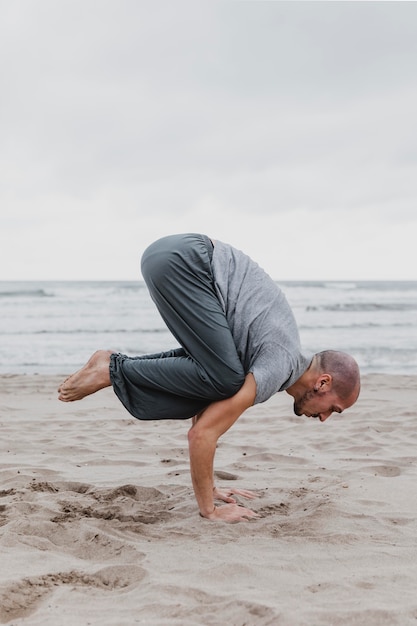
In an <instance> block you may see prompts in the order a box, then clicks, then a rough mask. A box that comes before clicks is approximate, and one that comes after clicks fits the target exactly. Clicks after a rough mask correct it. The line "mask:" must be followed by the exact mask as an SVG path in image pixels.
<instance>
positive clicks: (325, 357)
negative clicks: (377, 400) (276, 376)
mask: <svg viewBox="0 0 417 626" xmlns="http://www.w3.org/2000/svg"><path fill="white" fill-rule="evenodd" d="M287 392H288V393H289V394H290V395H292V396H293V397H294V413H295V414H296V415H306V416H307V417H318V418H319V419H320V421H321V422H324V421H325V420H326V419H327V418H328V417H330V415H331V414H332V413H341V412H342V411H344V410H345V409H348V408H349V407H351V406H352V404H354V403H355V402H356V400H357V399H358V396H359V392H360V373H359V367H358V364H357V363H356V361H355V359H354V358H353V357H351V356H350V355H349V354H346V353H345V352H337V351H335V350H325V351H324V352H319V353H318V354H315V355H314V357H313V360H312V362H311V364H310V367H309V368H308V370H307V371H306V372H304V374H303V375H302V376H301V378H299V379H298V380H297V381H296V382H295V383H294V384H293V385H292V386H291V387H290V388H289V389H287Z"/></svg>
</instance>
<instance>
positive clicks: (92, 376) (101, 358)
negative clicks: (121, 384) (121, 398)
mask: <svg viewBox="0 0 417 626" xmlns="http://www.w3.org/2000/svg"><path fill="white" fill-rule="evenodd" d="M111 354H113V353H112V351H111V350H99V351H98V352H95V353H94V354H93V356H92V357H91V358H90V359H89V361H88V362H87V363H86V364H85V365H84V367H83V368H82V369H80V370H79V371H78V372H75V374H72V376H70V377H69V378H67V379H66V380H65V381H64V382H63V383H62V384H61V386H60V387H59V389H58V393H59V395H58V399H59V400H62V402H73V401H74V400H81V399H82V398H85V396H89V395H90V394H92V393H95V392H96V391H98V390H99V389H104V387H110V385H111V382H110V371H109V365H110V355H111Z"/></svg>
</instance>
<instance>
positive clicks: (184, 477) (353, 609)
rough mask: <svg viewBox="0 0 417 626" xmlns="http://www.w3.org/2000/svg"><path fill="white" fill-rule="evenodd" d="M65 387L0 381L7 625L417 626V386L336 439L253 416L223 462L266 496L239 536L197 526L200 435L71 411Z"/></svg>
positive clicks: (383, 393)
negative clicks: (195, 472)
mask: <svg viewBox="0 0 417 626" xmlns="http://www.w3.org/2000/svg"><path fill="white" fill-rule="evenodd" d="M61 378H62V377H54V376H3V377H1V378H0V432H1V437H0V450H1V453H0V476H1V482H0V550H1V553H0V554H1V568H0V623H2V624H14V625H16V626H17V625H20V624H30V625H31V626H37V625H39V626H48V625H51V626H52V625H53V626H68V625H77V626H83V625H100V626H105V625H111V626H125V625H126V626H131V625H132V624H146V625H147V626H152V625H178V626H191V625H216V626H217V625H219V626H220V625H221V626H225V625H232V626H252V625H256V626H258V625H259V626H264V625H274V626H281V625H283V626H292V625H294V626H304V625H305V626H307V625H308V626H314V625H318V626H337V625H348V624H349V625H364V626H365V625H366V626H384V625H387V626H388V625H389V626H393V625H398V626H407V625H408V624H413V625H415V624H416V623H417V521H416V517H417V493H416V489H417V487H416V486H417V470H416V461H417V410H416V407H417V377H411V376H409V377H407V376H383V375H371V376H366V377H365V378H364V382H363V392H362V395H361V398H360V400H359V402H358V403H357V405H356V406H355V407H353V408H352V409H350V410H349V411H347V412H346V413H345V414H344V415H343V416H334V417H332V418H331V419H329V420H328V421H327V422H326V423H324V424H321V423H319V422H318V421H317V420H309V419H307V418H305V417H296V416H294V415H293V414H292V403H291V398H290V397H289V396H288V395H287V394H285V393H283V394H278V395H276V396H275V397H274V398H273V399H271V400H270V401H269V402H267V403H265V404H263V405H259V406H257V407H254V408H252V409H250V410H249V411H247V412H246V413H245V414H244V415H243V416H242V417H241V418H240V419H239V421H238V422H237V424H236V425H235V426H234V427H233V428H232V429H231V430H230V431H229V432H228V433H226V435H224V436H223V438H222V439H221V440H220V442H219V446H218V450H217V455H216V470H217V480H218V483H219V485H223V486H227V485H230V484H232V485H235V486H239V487H242V488H247V489H253V490H255V491H257V492H258V493H259V498H258V499H257V500H256V501H252V503H251V504H250V505H249V506H251V507H252V508H253V509H255V510H256V511H257V512H259V514H260V515H261V518H260V519H258V520H252V521H248V522H245V523H239V524H224V523H213V522H209V521H207V520H204V519H202V518H200V516H199V515H198V511H197V508H196V504H195V500H194V497H193V492H192V488H191V483H190V477H189V470H188V453H187V438H186V433H187V430H188V427H189V422H187V421H184V422H180V421H179V422H178V421H175V422H174V421H172V422H171V421H169V422H149V423H145V422H139V421H137V420H135V419H133V418H131V417H130V416H129V415H128V413H126V412H125V410H124V409H123V408H122V406H121V405H120V404H119V402H118V401H117V399H116V398H115V396H114V394H113V392H112V390H110V389H107V390H104V391H102V392H99V393H98V394H96V395H95V396H92V397H89V398H86V399H84V400H82V401H81V402H77V403H73V404H63V403H60V402H58V401H57V400H56V393H55V389H56V388H57V385H58V382H60V380H61ZM242 502H243V501H242Z"/></svg>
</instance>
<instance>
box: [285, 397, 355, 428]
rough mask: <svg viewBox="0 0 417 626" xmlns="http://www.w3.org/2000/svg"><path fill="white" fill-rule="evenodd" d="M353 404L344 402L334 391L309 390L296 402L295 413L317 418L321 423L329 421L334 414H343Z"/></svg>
mask: <svg viewBox="0 0 417 626" xmlns="http://www.w3.org/2000/svg"><path fill="white" fill-rule="evenodd" d="M351 404H353V402H351V403H349V402H346V401H345V402H343V401H342V400H340V398H339V397H338V396H337V395H336V393H334V392H333V391H318V390H316V389H309V390H308V391H306V392H305V393H304V394H303V395H302V396H301V398H299V399H298V400H295V401H294V413H295V414H296V415H306V416H307V417H316V418H318V419H319V420H320V421H321V422H324V421H325V420H327V418H328V417H330V415H331V414H332V413H341V412H342V411H343V410H344V409H347V408H348V407H349V406H351Z"/></svg>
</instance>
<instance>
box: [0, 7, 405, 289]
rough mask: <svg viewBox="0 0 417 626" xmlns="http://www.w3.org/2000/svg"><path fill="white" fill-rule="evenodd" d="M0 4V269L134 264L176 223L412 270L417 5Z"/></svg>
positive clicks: (15, 272)
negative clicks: (148, 245) (144, 251)
mask: <svg viewBox="0 0 417 626" xmlns="http://www.w3.org/2000/svg"><path fill="white" fill-rule="evenodd" d="M0 7H1V9H0V52H1V85H2V88H1V97H0V106H1V118H0V124H1V128H0V168H1V173H0V224H1V229H0V279H3V280H8V279H11V280H14V279H22V280H26V279H28V280H29V279H136V278H140V277H141V276H140V270H139V259H140V255H141V252H142V251H143V249H144V248H145V247H146V245H147V244H149V243H150V242H151V241H153V240H154V239H156V238H157V237H159V236H162V235H165V234H169V233H173V232H186V231H199V232H205V233H207V234H208V235H210V236H211V237H213V238H214V239H216V238H217V239H221V240H223V241H228V242H230V243H232V244H233V245H235V246H236V247H238V248H241V249H243V250H245V251H246V252H247V253H249V254H250V255H251V256H252V257H253V258H254V259H255V260H257V261H258V262H259V263H260V264H261V265H262V266H263V267H264V268H265V269H266V270H267V271H268V272H269V273H270V274H271V275H272V276H273V278H275V279H283V280H285V279H313V280H314V279H336V280H337V279H414V280H416V279H417V252H416V248H417V246H416V238H417V113H416V111H417V3H415V2H270V1H269V2H261V1H256V0H254V1H252V2H251V1H245V2H239V1H227V0H224V1H222V2H217V1H215V0H207V1H196V0H192V1H188V2H182V1H178V0H167V1H158V0H148V1H146V2H145V1H138V0H96V1H93V0H36V2H34V1H33V0H13V1H10V0H0Z"/></svg>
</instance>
